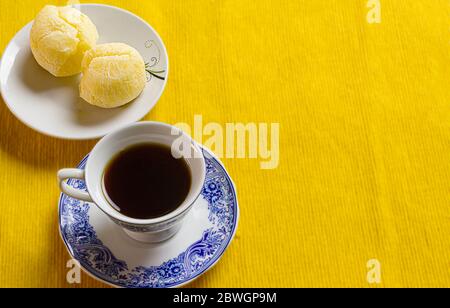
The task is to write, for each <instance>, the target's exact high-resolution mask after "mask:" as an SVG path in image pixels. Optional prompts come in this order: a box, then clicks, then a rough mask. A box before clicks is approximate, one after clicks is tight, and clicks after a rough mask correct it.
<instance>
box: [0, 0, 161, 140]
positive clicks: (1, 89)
mask: <svg viewBox="0 0 450 308" xmlns="http://www.w3.org/2000/svg"><path fill="white" fill-rule="evenodd" d="M70 6H72V7H80V8H83V7H89V6H90V7H104V8H110V9H113V10H117V11H120V12H122V13H124V14H127V15H130V16H132V17H134V18H137V19H138V20H140V21H141V22H143V23H144V24H145V25H146V26H147V27H148V28H149V29H150V30H151V31H152V32H153V33H154V34H155V36H156V38H157V39H158V41H159V42H160V43H161V48H162V50H163V52H162V56H163V57H165V59H166V67H167V68H166V76H165V78H164V82H163V85H162V87H161V89H160V91H159V93H158V95H157V96H156V99H155V102H154V103H153V104H152V106H151V107H150V108H149V109H148V110H147V111H146V113H145V114H139V115H138V116H136V117H134V118H133V120H130V121H127V122H126V123H125V122H124V123H123V124H121V125H118V126H117V127H115V128H114V129H117V128H121V127H124V126H126V125H129V124H131V123H135V122H138V121H140V120H141V119H142V118H144V117H145V116H146V115H147V114H148V113H149V112H150V111H151V110H152V109H153V107H155V105H156V103H157V102H158V101H159V100H160V99H161V96H162V94H163V93H164V90H165V88H166V85H167V80H168V79H169V54H168V52H167V49H166V45H165V44H164V41H163V40H162V39H161V36H160V35H159V33H158V32H157V31H156V30H155V29H154V28H153V27H152V26H151V25H150V24H149V23H148V22H147V21H146V20H144V19H143V18H142V17H140V16H138V15H136V14H134V13H132V12H130V11H127V10H125V9H122V8H120V7H117V6H113V5H107V4H96V3H81V4H72V5H70ZM33 22H34V19H33V20H32V21H30V22H29V23H27V24H26V25H25V26H23V27H22V28H21V29H20V30H19V31H17V32H16V34H15V35H14V37H13V38H12V39H11V40H10V41H9V43H8V44H7V45H6V47H5V49H4V51H3V53H2V56H1V58H0V74H1V72H2V70H3V67H2V65H3V57H4V55H5V54H6V52H7V51H8V50H9V48H10V47H11V44H12V43H13V41H14V40H15V39H16V36H17V34H18V33H19V32H21V31H23V30H24V29H25V28H26V27H29V26H30V25H31V24H32V23H33ZM1 79H2V78H1V77H0V95H1V97H2V98H3V101H4V102H5V104H6V106H7V107H8V109H9V110H10V111H11V113H12V114H13V115H14V116H15V117H16V119H18V120H19V121H20V122H21V123H23V124H24V125H25V126H27V127H29V128H31V129H33V130H35V131H37V132H38V133H41V134H43V135H45V136H49V137H53V138H58V139H63V140H92V139H98V138H102V137H104V136H106V135H107V134H108V133H109V132H111V131H112V130H111V131H109V132H105V133H96V134H92V135H89V136H84V137H74V136H65V135H60V134H58V133H55V132H48V131H44V130H42V129H40V128H39V127H37V126H35V125H33V124H30V123H28V122H26V121H24V120H23V119H22V118H21V117H19V116H18V113H17V111H16V110H15V109H14V104H13V103H11V102H9V101H8V99H7V98H6V95H5V94H3V93H4V92H5V91H6V90H5V89H4V85H3V82H1Z"/></svg>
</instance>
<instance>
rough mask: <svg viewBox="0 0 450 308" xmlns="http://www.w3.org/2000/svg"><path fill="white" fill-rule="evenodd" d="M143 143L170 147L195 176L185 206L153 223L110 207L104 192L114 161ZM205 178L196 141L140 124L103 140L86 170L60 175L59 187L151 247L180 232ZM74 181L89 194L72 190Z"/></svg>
mask: <svg viewBox="0 0 450 308" xmlns="http://www.w3.org/2000/svg"><path fill="white" fill-rule="evenodd" d="M142 143H158V144H162V145H167V146H170V147H171V148H172V154H173V155H174V156H178V157H180V156H181V157H182V158H183V159H185V161H186V163H187V165H188V166H189V168H190V171H191V176H192V184H191V188H190V190H189V193H188V195H187V197H186V199H185V200H184V202H183V203H182V204H181V205H180V206H179V207H178V208H176V209H175V210H174V211H172V212H170V213H169V214H166V215H164V216H161V217H158V218H153V219H135V218H131V217H127V216H125V215H123V214H121V213H120V212H119V211H117V210H116V209H114V207H113V206H111V205H110V203H109V202H108V200H107V198H106V197H105V196H106V193H105V192H104V191H103V176H104V172H105V168H106V167H107V165H108V163H109V162H110V161H111V159H112V158H113V157H114V156H115V155H116V154H118V153H119V152H121V151H122V150H124V149H125V148H127V147H129V146H132V145H135V144H142ZM205 176H206V168H205V159H204V157H203V151H202V150H201V148H199V146H198V145H197V144H196V143H195V141H193V140H192V138H191V137H189V136H188V135H186V134H185V133H184V132H182V131H181V130H180V129H178V128H176V127H174V126H170V125H168V124H164V123H158V122H138V123H135V124H132V125H130V126H127V127H125V128H123V129H120V130H118V131H116V132H113V133H111V134H109V135H107V136H105V137H104V138H102V139H101V140H100V141H99V142H98V143H97V144H96V146H95V147H94V148H93V150H92V151H91V153H90V155H89V158H88V161H87V162H86V168H85V170H81V169H62V170H60V171H59V172H58V180H59V185H60V188H61V191H62V192H63V193H64V194H66V195H68V196H70V197H73V198H75V199H79V200H83V201H86V202H92V203H95V204H96V205H97V206H98V207H99V208H100V209H101V210H102V211H103V212H104V213H105V214H106V215H107V216H108V217H109V218H111V219H112V220H113V221H114V222H115V223H117V224H118V225H120V226H121V227H122V228H123V229H124V231H125V232H126V233H127V234H128V235H129V236H130V237H132V238H133V239H135V240H138V241H141V242H150V243H153V242H161V241H164V240H166V239H168V238H170V237H172V236H173V235H174V234H175V233H176V232H177V231H178V230H179V229H180V227H181V224H182V221H183V218H184V217H185V216H186V214H187V213H188V212H189V210H190V209H191V208H192V205H193V204H194V202H195V201H196V200H197V198H198V197H199V196H200V193H201V191H202V188H203V184H204V181H205ZM70 178H73V179H81V180H84V181H85V183H86V188H87V192H86V191H81V190H78V189H76V188H73V187H71V186H69V185H68V184H67V182H66V180H67V179H70ZM143 206H145V205H143Z"/></svg>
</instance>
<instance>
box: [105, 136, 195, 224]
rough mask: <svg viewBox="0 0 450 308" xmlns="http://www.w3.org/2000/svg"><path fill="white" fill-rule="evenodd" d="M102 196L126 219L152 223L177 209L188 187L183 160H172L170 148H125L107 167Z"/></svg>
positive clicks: (188, 171) (140, 146)
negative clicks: (153, 220) (150, 221)
mask: <svg viewBox="0 0 450 308" xmlns="http://www.w3.org/2000/svg"><path fill="white" fill-rule="evenodd" d="M103 181H104V189H105V194H106V195H107V196H108V198H109V199H110V201H112V203H114V204H112V206H113V207H114V208H116V210H118V211H119V212H120V213H122V214H123V215H125V216H128V217H131V218H137V219H151V218H157V217H161V216H164V215H166V214H168V213H170V212H172V211H174V210H175V209H177V208H178V207H179V206H180V205H181V204H182V203H183V201H184V200H185V199H186V197H187V195H188V193H189V190H190V187H191V182H192V178H191V171H190V168H189V166H188V164H187V162H186V161H185V160H184V159H176V158H174V157H173V156H172V153H171V148H170V147H169V146H166V145H162V144H156V143H143V144H138V145H134V146H131V147H128V148H126V149H125V150H123V151H121V152H120V153H119V154H117V155H116V156H115V157H114V158H113V159H112V160H111V162H110V163H109V164H108V166H107V167H106V170H105V174H104V178H103Z"/></svg>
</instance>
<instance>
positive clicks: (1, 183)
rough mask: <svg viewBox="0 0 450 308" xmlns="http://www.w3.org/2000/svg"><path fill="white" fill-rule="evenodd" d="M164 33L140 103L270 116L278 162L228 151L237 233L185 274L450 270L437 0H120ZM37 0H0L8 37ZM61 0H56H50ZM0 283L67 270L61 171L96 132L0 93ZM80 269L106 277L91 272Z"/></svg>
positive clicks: (254, 279)
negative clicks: (81, 132)
mask: <svg viewBox="0 0 450 308" xmlns="http://www.w3.org/2000/svg"><path fill="white" fill-rule="evenodd" d="M102 2H103V3H107V4H111V5H116V6H119V7H122V8H125V9H127V10H130V11H132V12H134V13H136V14H138V15H140V16H142V17H143V18H144V19H146V20H147V21H148V22H149V23H151V24H152V25H153V26H154V28H155V29H156V30H157V31H158V32H159V33H160V34H161V36H162V38H163V40H164V41H165V43H166V45H167V49H168V51H169V58H170V63H171V72H170V76H169V82H168V86H167V88H166V91H165V93H164V95H163V97H162V99H161V100H160V101H159V103H158V104H157V106H156V107H155V108H154V109H153V110H152V112H151V113H150V114H149V115H148V116H147V117H146V119H150V120H157V121H164V122H168V123H177V122H187V123H190V124H192V123H193V121H194V115H195V114H199V115H203V121H204V122H205V123H208V122H218V123H220V124H223V125H224V124H225V123H227V122H233V123H234V122H242V123H249V122H255V123H280V162H279V166H278V168H276V169H273V170H261V168H260V161H259V160H258V159H225V160H224V163H225V164H226V166H227V168H228V170H229V172H230V174H231V175H232V177H233V179H234V181H235V182H236V185H237V189H238V193H239V201H240V208H241V217H240V224H239V229H238V232H237V235H236V238H235V240H234V241H233V243H232V245H231V246H230V248H229V250H227V252H226V253H225V255H224V257H223V259H222V260H221V262H220V263H219V264H218V265H217V266H216V267H215V268H214V269H213V270H212V271H210V272H208V273H207V274H206V275H204V276H203V277H201V278H200V279H198V280H197V281H196V282H194V283H193V284H191V286H192V287H306V286H313V287H319V286H321V287H333V286H339V287H349V286H352V287H369V286H377V285H371V284H369V283H368V281H367V277H366V276H367V271H368V269H367V266H366V264H367V262H368V260H370V259H377V260H378V261H379V262H380V265H381V275H382V276H381V277H382V283H381V286H385V287H400V286H410V287H425V286H428V287H429V286H446V287H449V286H450V91H449V90H450V87H449V84H450V50H449V47H450V43H449V39H450V32H449V29H450V28H449V16H450V6H449V4H448V1H445V0H432V1H425V0H424V1H418V0H417V1H408V0H381V1H380V2H381V14H382V19H381V23H379V24H369V23H368V22H367V19H366V15H367V13H368V11H369V9H368V8H367V7H366V6H367V2H368V1H367V0H326V1H325V0H305V1H300V0H298V1H294V0H278V1H275V0H273V1H270V0H258V1H255V0H177V1H165V0H152V1H137V0H115V1H102ZM46 3H48V1H45V0H27V1H12V0H7V1H6V0H5V1H1V2H0V50H4V48H5V47H6V45H7V43H8V42H9V40H10V39H11V38H12V37H13V36H14V34H15V33H16V32H17V31H18V30H20V29H21V27H22V26H24V25H25V24H26V23H27V22H28V21H30V20H32V19H33V17H34V16H35V14H36V13H37V12H38V11H39V9H40V8H41V7H42V6H43V5H44V4H46ZM52 3H53V4H57V5H63V4H65V1H62V0H59V1H52ZM0 125H1V126H0V286H2V287H19V286H27V287H68V286H70V285H69V284H68V283H67V282H66V272H67V269H66V262H67V260H68V258H69V256H68V254H67V253H66V250H65V247H64V245H63V243H62V241H61V240H60V238H59V234H58V224H57V220H58V218H57V201H58V196H59V190H58V187H57V185H56V177H55V175H56V171H57V170H58V169H59V168H62V167H67V166H75V165H76V164H77V163H78V161H79V160H80V159H81V158H82V157H83V156H84V155H85V154H86V153H88V152H89V150H90V149H91V147H92V146H93V145H94V144H95V141H88V142H86V141H84V142H73V141H63V140H56V139H52V138H49V137H45V136H43V135H40V134H38V133H36V132H34V131H32V130H31V129H29V128H27V127H25V126H24V125H23V124H21V123H20V122H19V121H18V120H17V119H16V118H14V117H13V116H12V114H11V113H10V112H9V111H8V109H7V108H6V106H5V105H4V104H3V103H1V104H0ZM80 286H82V287H101V286H103V284H101V283H99V282H96V281H95V280H93V279H91V278H89V277H88V276H87V275H83V276H82V283H81V285H80Z"/></svg>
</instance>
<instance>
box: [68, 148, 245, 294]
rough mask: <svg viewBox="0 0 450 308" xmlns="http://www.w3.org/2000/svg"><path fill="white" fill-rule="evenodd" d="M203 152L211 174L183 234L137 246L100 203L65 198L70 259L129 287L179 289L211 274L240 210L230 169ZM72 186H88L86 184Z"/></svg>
mask: <svg viewBox="0 0 450 308" xmlns="http://www.w3.org/2000/svg"><path fill="white" fill-rule="evenodd" d="M203 152H204V155H205V160H206V169H207V170H206V171H207V175H206V180H205V185H204V187H203V191H202V195H201V197H200V198H198V200H197V201H196V203H195V204H194V206H193V208H192V210H191V211H190V212H189V214H188V215H187V217H186V219H185V221H184V223H183V226H182V228H181V230H180V231H179V232H178V233H177V234H176V235H175V236H174V237H173V238H171V239H169V240H167V241H165V242H163V243H158V244H145V243H140V242H137V241H135V240H133V239H131V238H129V237H128V236H127V235H126V234H125V232H124V231H123V230H122V229H121V228H120V227H119V226H117V225H116V224H115V223H114V222H112V221H111V220H110V219H109V218H108V217H106V216H105V214H103V212H102V211H101V210H100V209H98V208H97V206H96V205H94V204H90V203H85V202H83V201H79V200H76V199H73V198H71V197H68V196H66V195H64V194H61V197H60V200H59V224H60V233H61V237H62V239H63V241H64V243H65V244H66V246H67V249H68V251H69V253H70V255H71V256H72V257H73V258H74V259H76V260H78V261H79V262H80V265H81V267H82V268H83V269H84V270H85V271H86V272H87V273H88V274H90V275H91V276H93V277H94V278H96V279H99V280H100V281H103V282H105V283H107V284H110V285H112V286H116V287H124V288H164V287H179V286H182V285H184V284H187V283H189V282H191V281H193V280H194V279H196V278H198V277H199V276H200V275H202V274H203V273H205V272H206V271H207V270H209V269H210V268H211V267H212V266H214V264H216V263H217V261H218V260H219V259H220V257H221V256H222V254H223V253H224V252H225V250H226V249H227V247H228V245H229V244H230V242H231V240H232V239H233V236H234V234H235V232H236V228H237V223H238V218H239V208H238V200H237V197H236V191H235V187H234V184H233V182H232V180H231V178H230V176H229V175H228V173H227V171H226V170H225V168H224V166H223V165H222V163H221V162H220V161H219V160H218V159H217V158H215V157H214V156H213V154H212V153H211V152H210V151H208V150H206V149H204V150H203ZM86 161H87V157H85V158H84V159H83V161H82V162H81V163H80V164H79V166H78V168H82V169H83V168H84V167H85V164H86ZM68 183H69V185H71V186H73V187H75V188H79V189H83V188H85V184H84V182H83V181H80V180H75V179H71V180H69V182H68Z"/></svg>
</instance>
